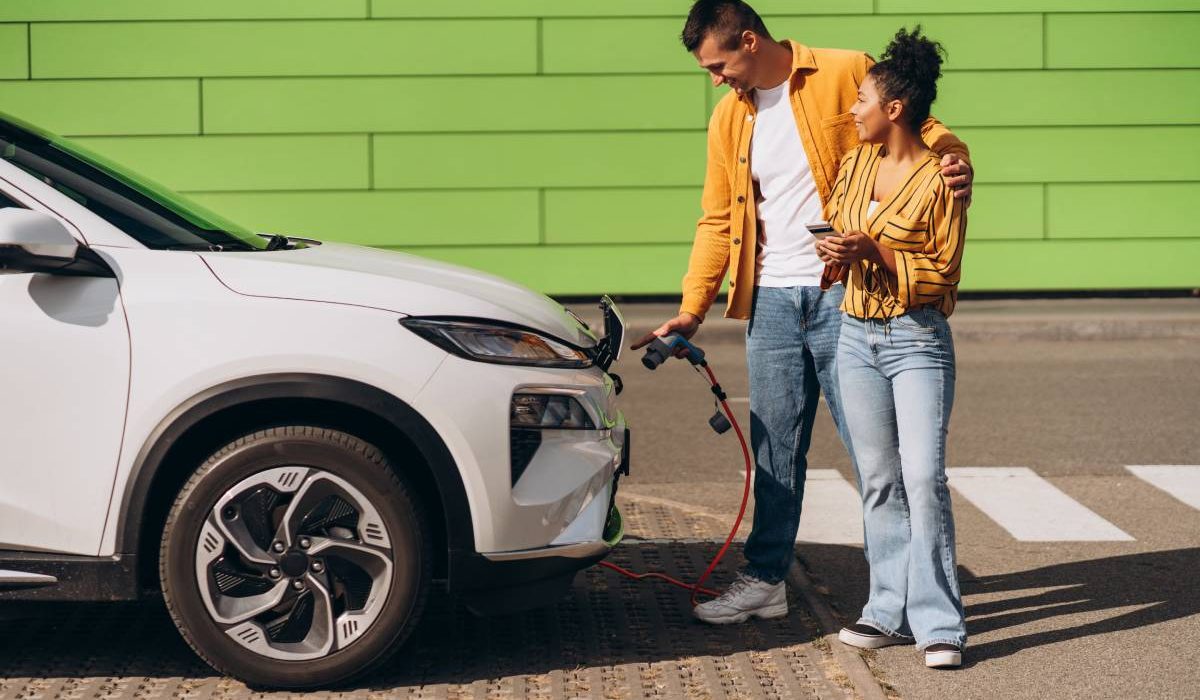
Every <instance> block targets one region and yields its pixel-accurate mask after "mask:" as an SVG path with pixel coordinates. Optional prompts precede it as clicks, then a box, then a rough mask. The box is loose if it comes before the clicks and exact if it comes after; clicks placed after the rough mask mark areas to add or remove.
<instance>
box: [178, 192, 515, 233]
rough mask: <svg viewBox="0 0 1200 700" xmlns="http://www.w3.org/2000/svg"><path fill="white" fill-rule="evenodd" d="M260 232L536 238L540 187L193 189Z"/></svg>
mask: <svg viewBox="0 0 1200 700" xmlns="http://www.w3.org/2000/svg"><path fill="white" fill-rule="evenodd" d="M190 196H191V197H192V198H194V199H197V200H199V201H200V202H202V203H203V204H205V205H206V206H208V207H209V208H211V209H213V210H214V211H217V212H220V213H221V214H223V215H225V216H227V217H229V218H231V219H233V220H234V221H237V222H239V223H242V224H243V225H246V226H249V227H250V228H252V229H253V230H255V231H266V232H271V233H283V234H287V235H293V236H310V237H313V238H318V239H321V240H330V241H341V242H344V243H357V244H360V245H370V246H423V245H437V246H446V245H505V244H518V243H524V244H536V243H537V242H538V193H537V190H494V191H471V192H380V191H372V192H279V193H236V192H230V193H202V194H192V195H190Z"/></svg>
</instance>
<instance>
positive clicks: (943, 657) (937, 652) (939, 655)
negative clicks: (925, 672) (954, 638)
mask: <svg viewBox="0 0 1200 700" xmlns="http://www.w3.org/2000/svg"><path fill="white" fill-rule="evenodd" d="M925 665H926V666H928V667H929V668H958V667H959V666H962V649H961V648H959V647H957V646H955V645H953V644H934V645H932V646H928V647H925Z"/></svg>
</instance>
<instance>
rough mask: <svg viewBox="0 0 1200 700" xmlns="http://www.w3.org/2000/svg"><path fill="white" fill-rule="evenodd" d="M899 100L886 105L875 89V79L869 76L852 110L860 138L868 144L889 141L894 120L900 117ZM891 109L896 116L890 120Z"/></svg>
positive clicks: (861, 86) (859, 88) (860, 86)
mask: <svg viewBox="0 0 1200 700" xmlns="http://www.w3.org/2000/svg"><path fill="white" fill-rule="evenodd" d="M896 102H898V100H892V101H891V102H890V103H888V104H884V103H883V102H882V101H881V100H880V97H879V91H878V90H877V89H875V78H874V77H873V76H870V75H868V76H867V77H866V78H865V79H864V80H863V81H862V84H861V85H859V86H858V101H857V102H855V103H854V106H853V107H851V108H850V113H851V114H853V115H854V125H855V126H856V127H858V138H860V139H862V140H863V141H866V142H867V143H883V142H884V141H886V140H887V135H888V132H889V131H890V130H891V128H892V123H893V120H894V119H895V118H896V117H898V116H899V114H898V112H899V111H900V110H899V109H897V105H896V104H895V103H896ZM889 109H890V110H891V111H893V112H895V113H896V114H895V115H894V116H893V117H892V118H891V119H889V118H888V117H889V115H888V111H889Z"/></svg>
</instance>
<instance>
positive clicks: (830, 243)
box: [817, 231, 879, 265]
mask: <svg viewBox="0 0 1200 700" xmlns="http://www.w3.org/2000/svg"><path fill="white" fill-rule="evenodd" d="M878 256H879V249H878V248H877V247H876V246H875V241H873V240H871V237H870V236H868V235H867V234H865V233H863V232H861V231H852V232H850V233H848V234H846V235H845V236H829V237H827V238H824V239H822V240H820V241H817V257H819V258H821V260H822V261H823V262H826V263H836V264H839V265H850V264H852V263H856V262H858V261H859V260H876V259H877V258H878Z"/></svg>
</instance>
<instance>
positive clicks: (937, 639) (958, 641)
mask: <svg viewBox="0 0 1200 700" xmlns="http://www.w3.org/2000/svg"><path fill="white" fill-rule="evenodd" d="M934 644H953V645H954V646H956V647H958V650H959V651H962V650H963V647H965V646H966V645H967V643H966V641H964V640H962V639H950V638H949V637H935V638H933V639H930V640H928V641H925V642H921V643H920V644H919V645H917V651H925V650H926V649H928V648H929V647H931V646H933V645H934Z"/></svg>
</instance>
